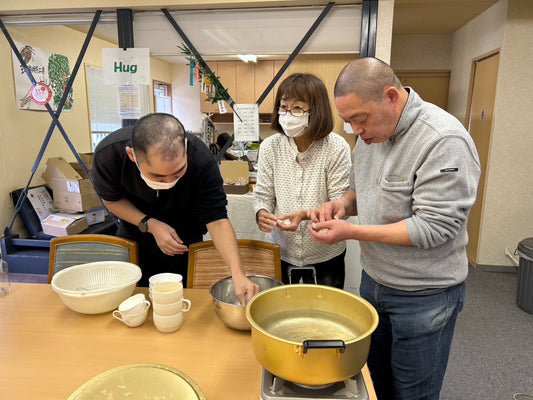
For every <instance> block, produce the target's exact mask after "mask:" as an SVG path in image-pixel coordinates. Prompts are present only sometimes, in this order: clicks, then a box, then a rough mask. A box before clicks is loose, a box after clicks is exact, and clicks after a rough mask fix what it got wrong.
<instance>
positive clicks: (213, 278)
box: [187, 239, 281, 289]
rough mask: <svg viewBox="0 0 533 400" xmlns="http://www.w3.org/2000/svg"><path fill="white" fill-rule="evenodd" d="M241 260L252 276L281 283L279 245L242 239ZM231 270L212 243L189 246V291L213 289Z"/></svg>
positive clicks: (240, 247) (240, 244) (239, 242)
mask: <svg viewBox="0 0 533 400" xmlns="http://www.w3.org/2000/svg"><path fill="white" fill-rule="evenodd" d="M237 243H238V245H239V250H240V253H241V260H242V263H243V266H244V269H245V271H246V273H247V274H249V275H265V276H270V277H272V278H275V279H277V280H279V281H281V256H280V248H279V245H277V244H274V243H268V242H263V241H260V240H249V239H238V240H237ZM230 275H231V272H230V269H229V267H228V266H227V265H226V263H225V262H224V259H223V258H222V256H221V255H220V253H219V252H218V250H217V249H216V248H215V244H214V243H213V241H212V240H209V241H205V242H198V243H193V244H191V245H190V246H189V266H188V272H187V287H188V288H206V289H208V288H210V287H211V285H212V284H213V283H215V282H217V281H219V280H220V279H222V278H225V277H227V276H230Z"/></svg>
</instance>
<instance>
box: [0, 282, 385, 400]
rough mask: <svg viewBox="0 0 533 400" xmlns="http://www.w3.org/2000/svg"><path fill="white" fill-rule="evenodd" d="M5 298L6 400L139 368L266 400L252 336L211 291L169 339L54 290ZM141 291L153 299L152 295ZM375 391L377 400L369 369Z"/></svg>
mask: <svg viewBox="0 0 533 400" xmlns="http://www.w3.org/2000/svg"><path fill="white" fill-rule="evenodd" d="M11 288H12V293H11V294H9V295H7V296H4V297H0V398H2V399H6V400H7V399H13V400H14V399H16V400H35V399H39V400H47V399H50V400H61V399H67V398H68V397H69V396H70V395H71V394H72V392H74V391H75V390H76V389H77V388H78V387H79V386H81V385H82V384H83V383H85V382H86V381H88V380H89V379H91V378H92V377H94V376H96V375H98V374H100V373H102V372H104V371H107V370H109V369H111V368H115V367H119V366H122V365H127V364H133V363H142V362H150V363H160V364H165V365H169V366H171V367H174V368H177V369H178V370H180V371H182V372H184V373H185V374H187V375H188V376H189V377H191V378H192V379H193V380H194V381H195V382H196V383H197V384H198V385H199V386H200V388H201V389H202V391H203V392H204V393H205V395H206V396H207V398H208V399H209V400H223V399H231V400H235V399H239V400H247V399H250V400H252V399H253V400H257V399H259V398H260V385H261V371H262V367H261V365H260V364H259V362H258V361H257V359H256V358H255V356H254V354H253V350H252V346H251V337H250V332H241V331H236V330H233V329H230V328H228V327H226V326H225V325H224V324H223V323H222V322H221V321H220V320H219V319H218V318H217V316H216V314H215V312H214V309H213V305H212V303H211V298H210V296H209V291H208V290H206V289H185V297H186V298H188V299H190V300H191V302H192V307H191V310H190V311H189V312H188V313H187V314H185V322H184V324H183V326H182V327H181V328H180V330H179V331H177V332H174V333H170V334H163V333H159V331H157V329H156V328H155V326H154V324H153V320H152V316H151V312H150V313H149V316H148V319H147V321H146V322H145V323H144V324H143V325H142V326H140V327H137V328H129V327H127V326H126V325H124V324H123V323H121V322H120V321H118V320H116V319H114V318H113V317H112V315H111V313H106V314H100V315H85V314H79V313H76V312H74V311H72V310H70V309H69V308H68V307H67V306H65V305H64V304H63V302H62V301H61V300H60V298H59V296H58V295H57V293H55V292H54V291H53V290H52V287H51V286H50V285H48V284H23V283H15V284H12V286H11ZM135 292H142V293H145V294H146V293H147V289H146V288H137V289H136V290H135ZM363 375H364V377H365V382H366V386H367V390H368V391H369V393H370V394H371V399H375V398H376V397H375V394H374V390H373V388H372V385H371V383H370V379H369V375H368V370H367V369H366V367H365V368H364V370H363Z"/></svg>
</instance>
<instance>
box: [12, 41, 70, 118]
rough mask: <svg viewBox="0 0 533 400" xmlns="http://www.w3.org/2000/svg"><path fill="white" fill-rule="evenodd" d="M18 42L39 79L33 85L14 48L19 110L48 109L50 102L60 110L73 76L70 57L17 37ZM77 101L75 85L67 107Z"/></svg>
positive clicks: (14, 78)
mask: <svg viewBox="0 0 533 400" xmlns="http://www.w3.org/2000/svg"><path fill="white" fill-rule="evenodd" d="M15 45H16V46H17V49H18V50H19V52H20V55H21V56H22V59H23V60H24V62H25V63H26V65H27V66H28V69H29V70H30V72H31V73H32V75H33V78H34V79H35V82H36V83H37V84H36V85H32V83H31V81H30V79H29V77H28V76H27V75H26V72H25V71H24V68H23V67H22V65H21V64H20V62H19V60H18V58H17V56H16V55H15V53H14V52H11V54H12V59H13V80H14V83H15V102H16V104H17V108H18V109H19V110H40V111H45V110H46V107H45V105H46V104H47V103H48V104H50V107H52V109H53V110H54V111H56V109H57V106H58V105H59V102H60V101H61V97H62V96H63V91H64V90H65V87H66V85H67V84H68V80H69V79H70V66H69V61H68V58H67V57H66V56H64V55H61V54H56V53H51V52H49V51H46V50H43V49H40V48H38V47H34V46H32V45H31V44H28V43H22V42H17V41H15ZM73 103H74V97H73V91H72V88H71V89H70V92H69V95H68V97H67V100H66V101H65V104H64V106H63V111H70V110H72V107H73Z"/></svg>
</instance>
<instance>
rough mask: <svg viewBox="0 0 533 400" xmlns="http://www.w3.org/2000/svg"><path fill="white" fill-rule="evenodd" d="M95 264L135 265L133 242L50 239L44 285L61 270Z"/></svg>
mask: <svg viewBox="0 0 533 400" xmlns="http://www.w3.org/2000/svg"><path fill="white" fill-rule="evenodd" d="M95 261H127V262H130V263H132V264H138V262H139V253H138V249H137V242H135V241H133V240H129V239H124V238H121V237H117V236H111V235H101V234H87V235H69V236H61V237H56V238H53V239H52V240H50V262H49V266H48V283H50V282H51V281H52V276H53V275H54V274H55V273H56V272H58V271H60V270H62V269H64V268H67V267H71V266H73V265H78V264H85V263H89V262H95Z"/></svg>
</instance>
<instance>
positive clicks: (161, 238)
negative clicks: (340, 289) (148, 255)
mask: <svg viewBox="0 0 533 400" xmlns="http://www.w3.org/2000/svg"><path fill="white" fill-rule="evenodd" d="M148 231H149V232H150V233H151V234H152V235H154V239H155V241H156V243H157V245H158V246H159V249H161V251H162V252H163V253H164V254H166V255H167V256H174V255H176V254H183V253H185V252H187V251H189V249H188V248H187V246H185V245H184V244H183V241H182V240H181V239H180V237H179V236H178V234H177V233H176V231H175V230H174V228H172V227H171V226H170V225H168V224H166V223H164V222H162V221H159V220H157V219H155V218H150V220H148Z"/></svg>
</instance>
